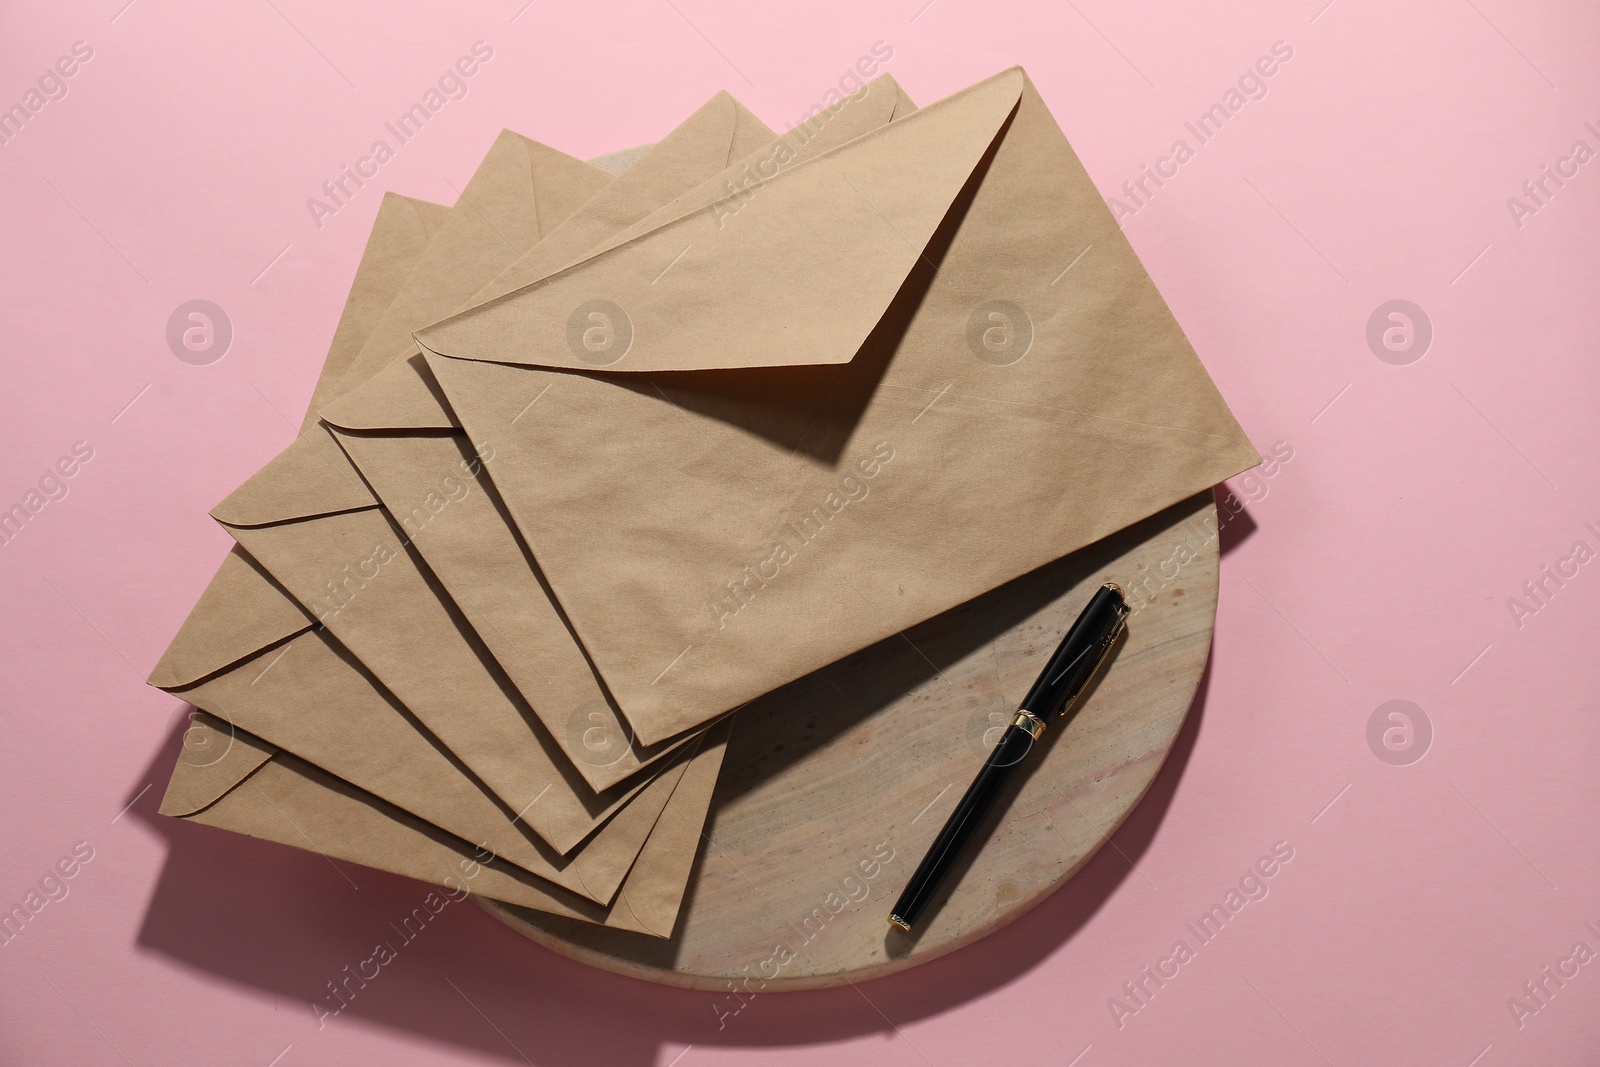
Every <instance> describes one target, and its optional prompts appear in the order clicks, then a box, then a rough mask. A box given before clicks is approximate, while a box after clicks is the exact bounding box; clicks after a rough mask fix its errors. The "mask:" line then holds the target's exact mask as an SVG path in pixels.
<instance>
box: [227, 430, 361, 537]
mask: <svg viewBox="0 0 1600 1067" xmlns="http://www.w3.org/2000/svg"><path fill="white" fill-rule="evenodd" d="M377 504H378V501H377V499H376V498H374V497H373V495H372V493H371V491H370V490H368V489H367V486H366V483H365V482H363V481H362V480H361V477H360V476H359V475H358V474H356V472H355V470H354V469H352V468H351V466H350V464H349V463H347V462H345V460H344V456H343V454H342V453H340V452H339V446H338V445H336V444H334V442H333V439H332V438H330V437H329V436H328V431H327V430H325V429H323V428H322V427H321V426H313V427H312V428H311V429H309V430H307V431H306V432H305V433H303V434H301V435H300V436H299V437H297V438H295V440H294V442H293V443H291V444H290V445H289V447H287V448H285V449H284V450H283V451H282V452H279V453H278V454H277V455H276V456H274V457H273V458H272V459H271V460H270V461H268V463H267V465H266V466H264V467H262V468H261V469H260V470H259V471H257V472H256V473H255V474H254V475H252V476H251V477H250V480H249V481H247V482H245V483H244V484H243V485H241V486H240V487H239V488H237V489H235V490H234V491H233V492H232V493H231V494H229V495H228V497H227V498H226V499H225V500H223V501H222V503H220V504H218V505H217V506H216V507H214V508H212V509H211V517H212V518H213V519H216V520H217V521H218V522H225V523H227V524H228V525H229V526H267V525H270V524H272V523H275V522H288V521H290V520H293V519H306V518H310V517H312V516H313V515H333V514H336V513H338V512H341V511H356V510H359V509H360V508H371V507H376V506H377Z"/></svg>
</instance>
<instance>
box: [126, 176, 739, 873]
mask: <svg viewBox="0 0 1600 1067" xmlns="http://www.w3.org/2000/svg"><path fill="white" fill-rule="evenodd" d="M444 212H445V209H443V208H440V207H438V206H437V205H431V204H424V203H422V202H420V201H419V202H410V201H406V200H405V198H400V197H392V196H391V197H387V198H386V199H385V201H384V203H383V205H382V206H381V207H380V211H379V217H378V219H377V221H376V223H375V224H374V227H373V233H372V236H371V238H370V240H369V243H368V248H367V251H366V253H365V254H364V255H363V258H362V263H361V267H360V269H359V271H358V273H357V277H356V280H355V282H354V284H353V286H352V289H351V296H350V299H349V301H348V302H347V304H346V307H345V312H344V315H343V317H342V318H341V320H340V325H339V328H338V330H337V331H336V333H335V338H334V343H333V345H332V347H331V348H330V351H329V358H328V361H327V364H326V365H325V367H324V369H323V374H322V377H321V380H320V381H319V386H318V388H319V392H320V391H321V390H322V389H323V387H324V386H325V384H326V383H327V381H328V379H329V375H330V372H332V371H334V370H336V369H337V368H338V367H339V366H340V365H341V364H346V365H347V364H348V362H349V360H348V355H350V354H353V352H354V350H355V348H356V347H358V346H359V344H360V341H361V338H362V336H363V334H362V329H363V325H364V324H370V322H372V321H373V320H374V319H375V317H376V316H375V315H374V314H372V313H371V305H372V304H374V303H384V302H387V300H388V299H389V298H390V297H391V295H392V290H393V289H394V288H395V286H396V285H397V281H396V279H397V278H398V277H399V276H400V275H403V274H404V273H405V269H406V267H407V266H408V265H410V264H413V263H414V262H415V261H416V258H417V255H418V254H419V253H420V251H421V248H422V247H423V246H425V245H426V240H427V234H426V232H423V231H421V230H420V229H419V224H420V223H421V222H430V221H431V223H433V224H435V225H436V224H437V222H438V221H439V220H440V219H441V218H442V217H443V215H444ZM364 304H365V305H366V306H363V305H364ZM352 323H354V324H355V325H354V326H352ZM310 631H311V620H310V619H309V618H308V617H307V616H306V614H305V613H304V612H303V611H302V610H301V609H300V608H299V607H297V606H296V605H295V604H294V602H293V601H292V600H290V599H289V598H288V597H287V596H286V595H285V594H284V593H283V592H282V591H281V590H279V589H278V588H276V587H275V586H273V585H271V583H270V581H269V580H268V579H267V578H265V577H264V576H263V575H262V574H261V573H260V572H259V570H258V569H257V568H256V567H255V566H254V565H253V564H252V563H251V562H250V561H249V559H248V557H247V556H246V554H245V553H244V552H243V550H242V549H239V548H238V547H237V546H236V547H235V549H234V551H233V552H231V553H230V554H229V555H228V556H227V557H226V558H225V560H224V562H223V565H222V567H221V569H220V570H219V572H218V574H217V576H216V577H215V578H214V579H213V580H212V582H211V584H210V586H209V587H208V588H207V590H206V593H205V594H204V595H203V596H202V598H201V601H200V603H199V604H197V605H196V607H195V609H194V611H193V612H192V613H191V615H190V618H189V620H188V621H187V622H186V623H185V625H184V628H183V630H182V631H181V632H180V634H179V636H178V637H177V638H176V639H175V640H174V642H173V643H172V646H171V647H170V648H169V649H168V651H167V653H166V655H165V656H164V657H163V659H162V661H161V663H160V664H159V665H158V666H157V668H156V669H155V672H154V673H153V675H152V678H151V681H152V683H154V684H157V685H160V686H162V687H163V688H166V689H168V690H169V691H172V692H176V693H178V694H180V695H182V696H184V697H185V698H186V699H189V700H190V701H192V702H194V703H196V704H197V705H201V706H204V707H208V708H210V709H211V710H213V711H219V712H222V711H225V712H226V717H227V718H228V719H229V720H230V722H231V723H233V724H236V725H243V726H246V727H248V728H251V729H254V730H255V731H256V732H257V733H258V734H260V735H263V736H265V737H268V738H272V739H275V740H277V741H279V742H280V744H282V745H284V746H285V747H286V748H288V749H290V750H292V751H296V752H299V753H300V754H301V755H305V756H309V757H311V758H312V761H313V762H314V763H321V764H322V765H323V769H331V770H333V771H334V772H335V773H342V774H343V775H344V777H345V778H346V779H348V780H349V781H351V782H354V783H359V784H361V785H363V786H366V787H367V788H370V789H372V790H374V791H375V792H376V793H377V794H378V795H379V796H382V797H388V798H389V799H390V800H393V801H394V802H395V804H396V805H397V806H398V807H399V808H404V809H407V811H408V812H409V813H412V814H421V815H423V816H426V817H429V818H432V819H433V820H434V821H435V822H436V823H437V824H439V826H441V827H444V828H447V829H452V830H454V831H455V833H456V834H457V835H458V836H461V837H464V838H466V839H469V840H472V841H474V842H475V843H477V844H479V845H486V846H489V847H492V848H494V849H495V850H497V851H498V852H499V854H501V855H502V856H503V857H506V858H508V859H510V860H511V861H512V862H520V863H521V864H522V865H523V866H524V867H525V868H527V869H530V870H531V871H533V872H535V873H539V874H542V875H544V876H545V877H547V878H549V879H552V880H553V881H555V882H557V883H561V884H567V885H569V886H571V887H572V888H573V890H574V891H575V892H582V893H584V894H586V895H588V896H590V897H591V898H593V899H594V900H597V901H604V900H607V899H610V896H611V894H613V893H614V892H615V890H616V888H617V881H618V879H619V878H620V877H621V874H622V873H623V872H624V871H626V870H627V865H628V863H630V862H632V860H633V858H634V856H635V854H636V853H638V851H639V849H640V848H641V847H642V845H643V844H644V843H645V839H646V835H647V834H649V833H650V832H652V831H651V830H650V826H651V823H652V822H653V821H654V819H655V818H656V816H657V815H658V814H659V811H660V804H661V803H662V797H661V794H660V792H659V791H656V792H655V793H651V792H649V791H646V793H645V795H642V796H640V797H638V798H637V799H636V801H635V802H633V803H630V804H629V805H627V807H626V808H624V810H623V812H622V814H621V815H619V816H618V817H617V818H616V819H613V820H612V821H611V822H609V823H607V824H606V826H605V827H604V828H603V829H602V830H601V831H600V832H599V833H597V834H595V835H593V836H592V837H591V838H590V839H589V840H588V841H587V842H585V844H584V845H583V847H582V848H581V849H580V850H578V851H576V852H575V853H573V854H572V855H570V856H568V857H566V858H565V859H562V858H560V857H556V856H554V854H553V852H552V851H551V850H549V849H539V848H537V847H535V845H534V843H533V842H530V841H528V840H526V839H525V838H523V837H522V836H521V834H520V833H519V832H518V830H517V828H516V826H515V825H514V820H512V819H511V818H510V816H509V813H507V812H505V811H503V810H502V808H501V807H500V806H497V805H496V804H495V802H494V801H493V800H492V799H491V798H490V797H489V796H487V795H486V794H485V793H483V792H481V791H480V790H479V789H478V788H477V787H476V786H474V784H473V783H472V781H471V780H470V779H469V778H468V777H467V776H465V775H464V774H463V773H462V772H461V771H460V770H459V768H458V767H456V766H455V765H454V764H453V763H451V762H450V761H449V759H448V758H447V757H445V756H444V755H443V754H442V753H441V751H440V750H439V749H438V748H437V747H436V744H437V743H436V741H434V740H432V739H430V738H427V736H426V732H425V731H421V730H420V728H419V727H417V726H416V724H415V723H414V722H412V721H411V720H410V719H409V717H408V716H407V715H406V713H405V712H404V710H403V709H400V708H398V707H397V706H396V705H395V704H394V703H393V701H392V698H389V697H388V696H387V695H386V694H384V693H382V692H381V690H380V689H379V688H378V687H377V686H376V684H375V683H374V682H373V681H372V679H371V678H370V677H369V676H367V675H366V674H365V673H364V672H363V671H361V669H360V668H359V666H357V665H355V664H353V663H351V662H349V661H348V659H349V658H348V656H347V655H341V654H340V653H339V652H338V650H337V643H336V642H334V641H332V640H331V639H329V638H327V636H326V635H325V633H322V632H315V633H313V632H310ZM291 654H292V655H293V656H294V657H295V658H294V659H290V658H289V657H290V656H291ZM283 666H287V667H289V668H290V670H288V671H285V670H282V669H281V668H282V667H283ZM269 674H270V677H269ZM695 758H696V759H697V760H701V761H704V760H705V759H706V758H708V757H707V756H705V755H700V756H696V757H695ZM718 758H719V759H720V757H718ZM710 788H711V787H710V786H706V787H705V790H706V793H707V799H708V798H709V790H710ZM380 803H381V802H380ZM680 804H690V805H691V806H692V804H693V798H691V799H688V800H685V799H682V798H680ZM407 817H408V818H409V817H411V814H408V815H407ZM334 844H338V842H337V841H335V842H334ZM640 891H641V890H638V889H636V890H635V892H636V893H637V892H640Z"/></svg>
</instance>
